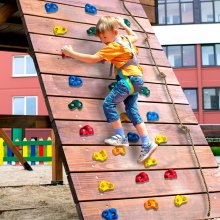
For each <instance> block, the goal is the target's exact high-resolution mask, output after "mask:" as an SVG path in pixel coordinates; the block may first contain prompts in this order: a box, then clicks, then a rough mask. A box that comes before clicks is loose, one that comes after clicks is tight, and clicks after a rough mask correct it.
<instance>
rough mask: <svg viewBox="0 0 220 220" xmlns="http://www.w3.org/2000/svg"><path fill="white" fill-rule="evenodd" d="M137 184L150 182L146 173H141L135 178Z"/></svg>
mask: <svg viewBox="0 0 220 220" xmlns="http://www.w3.org/2000/svg"><path fill="white" fill-rule="evenodd" d="M135 181H136V183H144V182H147V181H149V177H148V175H147V173H145V172H140V173H139V174H138V175H137V176H136V178H135Z"/></svg>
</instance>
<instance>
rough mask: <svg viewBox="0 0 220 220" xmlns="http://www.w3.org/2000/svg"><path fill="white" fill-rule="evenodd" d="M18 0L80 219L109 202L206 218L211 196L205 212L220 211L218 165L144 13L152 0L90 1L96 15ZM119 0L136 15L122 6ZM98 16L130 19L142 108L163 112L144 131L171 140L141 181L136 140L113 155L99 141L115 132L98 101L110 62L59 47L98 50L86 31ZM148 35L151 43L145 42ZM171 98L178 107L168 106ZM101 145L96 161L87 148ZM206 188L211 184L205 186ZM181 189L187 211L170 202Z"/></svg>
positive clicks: (121, 208) (133, 210) (126, 213)
mask: <svg viewBox="0 0 220 220" xmlns="http://www.w3.org/2000/svg"><path fill="white" fill-rule="evenodd" d="M17 2H18V7H19V11H20V13H21V17H22V21H23V24H24V28H25V32H26V33H27V37H28V42H29V51H30V53H31V55H32V57H33V59H34V61H35V64H36V67H37V71H38V77H39V80H40V84H41V87H42V91H43V95H44V97H45V101H46V105H47V108H48V112H49V114H50V123H51V126H52V127H53V130H54V132H55V135H56V146H58V147H59V149H60V152H59V151H57V156H58V157H61V156H62V161H63V163H64V166H65V170H66V172H67V176H68V180H69V184H70V189H71V192H72V195H73V199H74V202H75V203H76V207H77V210H78V214H79V218H80V219H86V220H88V219H89V220H96V219H99V218H100V217H101V216H100V215H101V212H102V210H105V209H106V207H108V208H116V209H117V210H118V213H119V218H121V219H140V220H143V219H147V218H152V219H176V216H178V219H205V218H206V217H207V212H208V211H210V209H209V207H210V206H209V204H210V203H209V201H211V204H212V209H211V212H209V213H211V215H210V216H209V217H218V216H220V211H219V208H218V201H219V199H220V185H219V178H220V177H219V176H218V175H216V173H218V169H217V164H216V161H215V159H214V156H213V154H212V152H211V150H210V148H209V146H208V145H207V142H206V140H205V138H204V136H203V134H202V131H201V129H200V127H199V126H198V123H197V120H196V118H195V117H194V115H193V112H192V110H191V108H190V106H189V104H188V101H187V99H186V97H185V96H184V93H183V91H182V89H181V87H180V85H179V83H178V81H177V79H176V77H175V75H174V73H173V71H172V69H171V68H170V64H169V62H168V61H167V58H166V56H165V54H164V52H163V50H162V48H161V46H160V44H159V42H158V40H157V38H156V36H155V34H154V32H153V29H152V28H151V25H150V21H149V19H148V17H147V16H146V11H147V8H148V9H149V7H150V8H151V10H152V9H153V8H154V6H155V5H154V2H153V3H152V1H139V0H137V1H136V0H135V1H125V2H124V1H118V0H112V1H111V2H109V4H106V2H105V1H101V0H94V1H90V3H92V5H94V6H95V7H96V8H97V14H92V15H91V14H89V13H85V10H84V6H85V2H84V1H79V0H71V1H65V0H62V1H61V0H54V2H55V3H56V4H57V6H58V8H59V10H58V11H57V12H55V13H47V12H46V11H45V4H46V1H43V0H42V1H36V0H34V1H29V0H18V1H17ZM124 3H125V5H126V7H128V8H129V10H130V11H131V13H132V14H133V15H134V17H132V16H131V15H130V14H129V13H128V12H127V11H126V10H125V7H124V5H123V4H124ZM33 8H34V9H35V10H33ZM103 15H115V16H122V17H123V18H127V19H128V20H129V21H130V23H131V27H132V29H133V30H134V31H135V32H136V33H137V34H138V36H139V39H140V40H139V41H138V42H137V46H138V47H139V58H140V63H142V64H143V65H142V67H143V69H144V72H145V73H146V74H144V76H143V78H144V82H145V86H146V85H147V88H148V90H149V91H151V92H150V95H149V94H148V96H147V95H140V96H139V101H140V102H139V106H140V114H141V115H142V116H145V115H146V112H148V111H149V108H150V109H151V111H157V112H158V114H159V115H160V120H158V121H153V122H148V121H147V120H146V119H145V117H143V118H144V119H145V123H146V125H147V128H148V131H149V135H150V137H151V138H155V136H156V135H158V134H160V133H162V134H164V135H166V136H167V138H168V140H169V141H168V142H167V143H165V144H164V145H165V146H160V147H159V148H158V150H157V151H156V152H155V154H154V156H155V158H157V161H158V164H157V165H156V166H151V167H149V168H148V169H149V176H150V182H148V183H146V184H141V185H140V184H137V183H136V182H135V181H134V178H135V176H136V175H137V171H140V172H142V171H143V169H144V167H143V165H142V164H141V165H138V164H136V159H137V156H138V154H139V152H140V145H139V143H134V144H132V146H130V147H129V148H126V155H125V156H123V157H120V156H119V157H118V156H117V157H115V156H114V155H112V153H111V151H112V148H111V147H109V146H103V140H104V139H105V138H106V137H108V136H110V135H111V134H112V133H111V132H112V129H111V127H110V125H108V124H107V123H106V121H105V118H104V115H103V112H102V110H100V109H101V105H102V101H103V99H104V98H105V96H106V94H107V93H108V92H109V89H108V85H109V84H111V83H113V82H114V80H113V78H110V77H109V76H108V69H109V64H108V63H107V62H105V63H103V64H102V63H97V64H95V65H91V64H85V63H81V62H78V61H76V60H73V59H69V58H66V59H62V55H61V52H60V49H61V48H62V46H63V45H72V46H73V48H74V49H75V50H76V51H81V52H85V53H95V52H96V51H97V50H98V49H100V48H101V47H102V46H103V45H102V44H101V43H100V42H99V41H98V39H97V38H96V37H94V36H89V35H88V34H87V32H86V30H88V28H89V27H90V26H91V25H92V26H94V25H95V24H96V23H97V21H98V19H99V17H100V16H103ZM135 19H136V20H137V21H138V23H140V24H141V26H142V27H143V28H144V31H143V30H142V29H141V27H140V26H139V25H138V24H137V23H136V21H135ZM58 21H59V24H58ZM88 22H89V23H88ZM39 24H40V25H39ZM56 25H61V26H63V27H66V28H67V29H68V32H67V33H66V34H65V36H62V35H60V36H54V33H53V32H52V29H53V27H54V26H56ZM145 32H146V33H147V38H146V35H145V34H146V33H145ZM146 39H147V40H148V41H149V43H150V46H151V47H150V48H149V45H146V44H145V42H146ZM151 54H152V56H153V57H154V61H155V62H156V63H155V62H154V61H153V60H152V57H151ZM157 68H158V69H159V72H158V70H157ZM105 73H106V74H105ZM72 75H74V76H76V77H80V78H81V79H82V82H83V86H78V87H77V86H71V85H69V84H68V77H70V76H72ZM158 76H159V77H158ZM146 83H147V84H146ZM167 89H168V91H169V92H170V94H171V95H172V99H171V98H170V97H169V95H168V93H167ZM145 94H147V93H145ZM73 99H80V101H81V102H82V103H83V105H84V107H83V109H82V110H81V111H70V110H69V108H68V104H67V103H70V102H71V101H72V100H73ZM64 103H66V104H64ZM173 104H175V106H176V108H173ZM176 112H178V117H177V115H176ZM179 119H181V121H179ZM86 125H89V126H90V127H92V128H93V129H94V131H95V133H94V135H90V136H80V133H79V130H80V129H81V128H83V127H84V126H86ZM123 126H124V128H125V131H126V133H127V132H134V131H135V130H134V128H133V126H132V124H131V123H130V122H128V123H124V124H123ZM180 127H181V128H182V129H180ZM189 130H190V135H189ZM192 141H193V144H192ZM102 149H105V150H106V152H107V154H108V155H109V157H108V159H107V160H106V161H103V162H102V163H100V161H94V160H93V159H92V157H91V155H92V153H93V152H100V151H101V150H102ZM194 150H195V151H194ZM195 153H196V156H198V159H199V163H198V162H197V159H196V158H197V157H196V156H195ZM171 164H172V167H173V168H174V169H178V181H176V180H174V181H167V180H165V179H164V178H163V175H164V172H165V171H166V170H167V169H170V166H171ZM201 171H202V172H201ZM201 173H202V174H203V176H204V179H205V182H204V181H203V178H202V176H201ZM185 179H187V180H188V181H185ZM102 180H107V182H111V183H114V186H115V187H114V190H110V191H106V192H99V189H98V184H99V183H100V181H102ZM126 183H129V184H126ZM174 184H175V187H174ZM88 185H89V187H88ZM161 185H162V186H163V188H161ZM107 188H109V187H107ZM110 188H111V187H110ZM207 189H211V190H210V192H208V190H207ZM186 193H187V195H189V196H190V200H189V201H188V203H186V204H185V205H184V208H186V210H187V211H182V208H183V207H181V206H180V207H178V208H177V207H176V206H175V204H173V198H174V196H175V195H177V194H179V195H183V194H186ZM207 195H208V196H207ZM152 197H156V198H157V199H156V200H155V199H154V200H155V201H156V202H155V201H153V200H150V201H149V203H148V204H147V205H146V207H149V206H152V205H151V204H152V203H153V204H155V205H153V209H154V208H156V209H155V210H156V211H155V212H154V210H151V209H147V208H146V209H145V208H143V204H144V203H145V201H146V200H149V199H152ZM207 198H209V199H208V200H207ZM170 201H171V202H170ZM149 204H150V205H149ZM158 204H160V208H158ZM191 204H197V205H196V206H192V205H191ZM128 207H129V208H128ZM204 210H205V211H204ZM152 211H153V212H152ZM206 211H207V212H206Z"/></svg>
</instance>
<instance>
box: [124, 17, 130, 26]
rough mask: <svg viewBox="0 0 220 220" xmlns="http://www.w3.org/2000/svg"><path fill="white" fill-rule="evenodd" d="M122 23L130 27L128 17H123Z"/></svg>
mask: <svg viewBox="0 0 220 220" xmlns="http://www.w3.org/2000/svg"><path fill="white" fill-rule="evenodd" d="M124 23H125V24H126V25H127V26H128V27H130V26H131V22H130V21H129V20H128V19H126V18H125V19H124Z"/></svg>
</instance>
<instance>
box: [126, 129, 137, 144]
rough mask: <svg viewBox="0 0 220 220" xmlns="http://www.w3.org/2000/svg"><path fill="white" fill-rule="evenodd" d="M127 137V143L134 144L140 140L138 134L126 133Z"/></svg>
mask: <svg viewBox="0 0 220 220" xmlns="http://www.w3.org/2000/svg"><path fill="white" fill-rule="evenodd" d="M127 136H128V141H129V142H135V143H136V142H138V141H139V138H140V137H139V135H138V134H136V133H133V132H128V134H127Z"/></svg>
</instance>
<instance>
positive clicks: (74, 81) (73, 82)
mask: <svg viewBox="0 0 220 220" xmlns="http://www.w3.org/2000/svg"><path fill="white" fill-rule="evenodd" d="M69 85H70V86H75V87H80V86H82V85H83V81H82V80H81V79H80V78H79V77H78V76H69Z"/></svg>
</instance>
